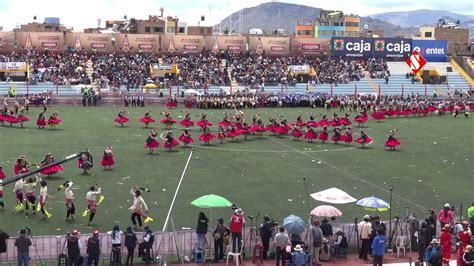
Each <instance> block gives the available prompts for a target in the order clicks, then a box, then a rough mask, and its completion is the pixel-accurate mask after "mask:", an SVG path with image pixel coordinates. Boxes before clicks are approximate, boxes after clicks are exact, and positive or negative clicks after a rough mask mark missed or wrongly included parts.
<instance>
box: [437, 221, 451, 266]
mask: <svg viewBox="0 0 474 266" xmlns="http://www.w3.org/2000/svg"><path fill="white" fill-rule="evenodd" d="M450 231H451V226H450V225H449V224H445V225H444V227H443V232H442V233H441V236H440V238H439V240H440V242H441V248H442V251H443V264H446V265H448V264H449V260H451V232H450Z"/></svg>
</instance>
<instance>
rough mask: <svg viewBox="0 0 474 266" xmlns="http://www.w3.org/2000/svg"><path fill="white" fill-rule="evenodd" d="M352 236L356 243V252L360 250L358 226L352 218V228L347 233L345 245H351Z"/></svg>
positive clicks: (355, 219) (355, 218)
mask: <svg viewBox="0 0 474 266" xmlns="http://www.w3.org/2000/svg"><path fill="white" fill-rule="evenodd" d="M352 236H354V237H355V239H356V243H357V252H359V250H360V242H359V224H358V223H357V217H354V228H353V229H352V230H350V231H349V236H348V238H347V243H351V238H352Z"/></svg>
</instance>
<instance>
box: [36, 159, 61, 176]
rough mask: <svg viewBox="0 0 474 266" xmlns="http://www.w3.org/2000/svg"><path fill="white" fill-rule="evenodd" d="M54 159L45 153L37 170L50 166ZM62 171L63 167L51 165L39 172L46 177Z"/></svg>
mask: <svg viewBox="0 0 474 266" xmlns="http://www.w3.org/2000/svg"><path fill="white" fill-rule="evenodd" d="M54 162H55V161H54V157H53V155H52V154H51V153H47V154H46V156H45V157H44V159H43V161H41V162H40V163H39V165H38V168H41V167H45V166H47V165H50V164H52V163H54ZM62 170H63V167H62V166H61V165H53V166H50V167H48V168H46V169H43V170H41V173H42V174H43V175H47V176H48V177H50V176H52V175H54V174H56V173H57V172H59V171H62Z"/></svg>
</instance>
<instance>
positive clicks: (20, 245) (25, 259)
mask: <svg viewBox="0 0 474 266" xmlns="http://www.w3.org/2000/svg"><path fill="white" fill-rule="evenodd" d="M31 245H32V242H31V239H30V238H29V237H28V235H27V234H26V229H21V230H20V234H19V236H18V238H17V239H15V247H16V251H17V253H18V266H23V265H24V266H28V265H29V263H30V246H31Z"/></svg>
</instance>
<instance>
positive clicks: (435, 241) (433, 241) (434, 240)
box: [430, 238, 439, 244]
mask: <svg viewBox="0 0 474 266" xmlns="http://www.w3.org/2000/svg"><path fill="white" fill-rule="evenodd" d="M430 244H439V241H438V239H436V238H435V239H433V240H431V242H430Z"/></svg>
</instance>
